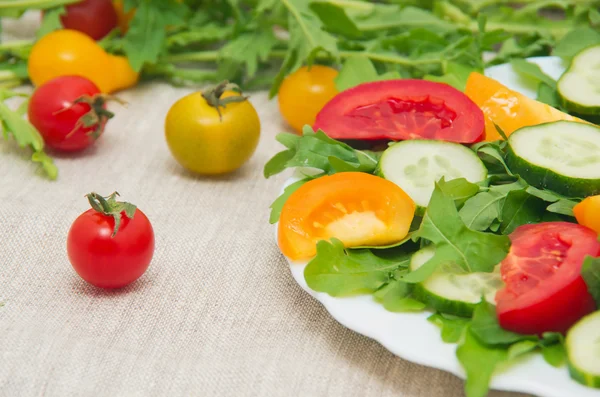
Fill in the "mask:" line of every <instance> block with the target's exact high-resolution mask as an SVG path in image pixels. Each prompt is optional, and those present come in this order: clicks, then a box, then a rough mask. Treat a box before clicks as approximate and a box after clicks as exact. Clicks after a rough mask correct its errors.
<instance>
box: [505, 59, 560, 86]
mask: <svg viewBox="0 0 600 397" xmlns="http://www.w3.org/2000/svg"><path fill="white" fill-rule="evenodd" d="M510 65H511V66H512V68H513V69H514V70H515V72H517V73H518V74H520V75H522V76H524V77H527V78H529V79H532V80H534V81H535V82H536V83H538V84H539V83H544V84H546V85H548V86H549V87H551V88H556V81H555V80H554V79H553V78H552V77H550V76H548V75H547V74H546V73H544V72H543V71H542V69H541V68H540V67H539V66H538V65H536V64H535V63H531V62H528V61H527V60H525V59H518V58H517V59H513V60H511V61H510Z"/></svg>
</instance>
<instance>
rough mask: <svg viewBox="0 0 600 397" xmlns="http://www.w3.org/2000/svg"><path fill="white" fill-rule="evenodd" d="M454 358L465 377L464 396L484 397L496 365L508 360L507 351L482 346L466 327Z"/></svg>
mask: <svg viewBox="0 0 600 397" xmlns="http://www.w3.org/2000/svg"><path fill="white" fill-rule="evenodd" d="M456 357H457V358H458V361H459V362H460V364H461V365H462V367H463V368H464V370H465V372H466V375H467V380H466V383H465V394H466V396H467V397H485V396H486V395H487V393H488V390H489V384H490V381H491V379H492V375H493V374H494V371H495V370H496V368H497V367H498V365H499V364H500V363H502V362H504V361H506V360H507V359H508V351H507V350H506V349H505V348H499V347H488V346H486V345H484V344H483V343H481V342H479V340H478V339H477V337H475V335H474V334H473V332H471V327H468V328H467V332H466V335H465V338H464V340H463V341H462V342H461V343H460V345H459V346H458V348H457V349H456Z"/></svg>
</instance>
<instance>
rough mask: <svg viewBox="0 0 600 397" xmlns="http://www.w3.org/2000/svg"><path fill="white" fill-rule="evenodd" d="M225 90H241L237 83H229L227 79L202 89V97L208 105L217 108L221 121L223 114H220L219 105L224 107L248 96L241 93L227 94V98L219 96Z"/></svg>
mask: <svg viewBox="0 0 600 397" xmlns="http://www.w3.org/2000/svg"><path fill="white" fill-rule="evenodd" d="M225 91H237V92H241V91H240V87H238V86H237V84H234V83H230V82H229V81H227V80H225V81H222V82H220V83H219V84H217V85H215V86H212V87H209V88H207V89H205V90H204V91H202V97H203V98H204V99H205V100H206V102H207V103H208V104H209V105H210V106H212V107H214V108H216V109H217V113H219V119H220V120H221V121H223V115H222V114H221V109H219V108H220V107H223V108H224V107H225V106H227V105H228V104H230V103H236V102H244V101H245V100H247V99H248V97H246V96H242V95H239V96H228V97H227V98H221V96H223V94H224V93H225Z"/></svg>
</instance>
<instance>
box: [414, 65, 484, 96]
mask: <svg viewBox="0 0 600 397" xmlns="http://www.w3.org/2000/svg"><path fill="white" fill-rule="evenodd" d="M472 72H481V69H479V68H476V67H472V66H468V65H464V64H462V63H458V62H448V63H447V64H445V71H444V73H445V74H444V75H442V76H434V75H425V76H424V77H423V78H424V79H425V80H430V81H436V82H438V83H446V84H448V85H451V86H452V87H454V88H456V89H457V90H460V91H464V90H465V88H466V87H467V80H468V79H469V75H470V74H471V73H472Z"/></svg>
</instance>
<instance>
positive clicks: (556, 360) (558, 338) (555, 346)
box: [539, 332, 567, 367]
mask: <svg viewBox="0 0 600 397" xmlns="http://www.w3.org/2000/svg"><path fill="white" fill-rule="evenodd" d="M564 342H565V338H564V336H563V335H562V334H560V333H558V332H546V333H544V334H543V335H542V338H541V339H540V341H539V346H540V347H541V349H542V356H543V357H544V360H545V361H546V362H547V363H548V364H550V365H552V366H553V367H561V366H562V365H563V364H564V363H565V361H566V359H567V353H566V350H565V345H564Z"/></svg>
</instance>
